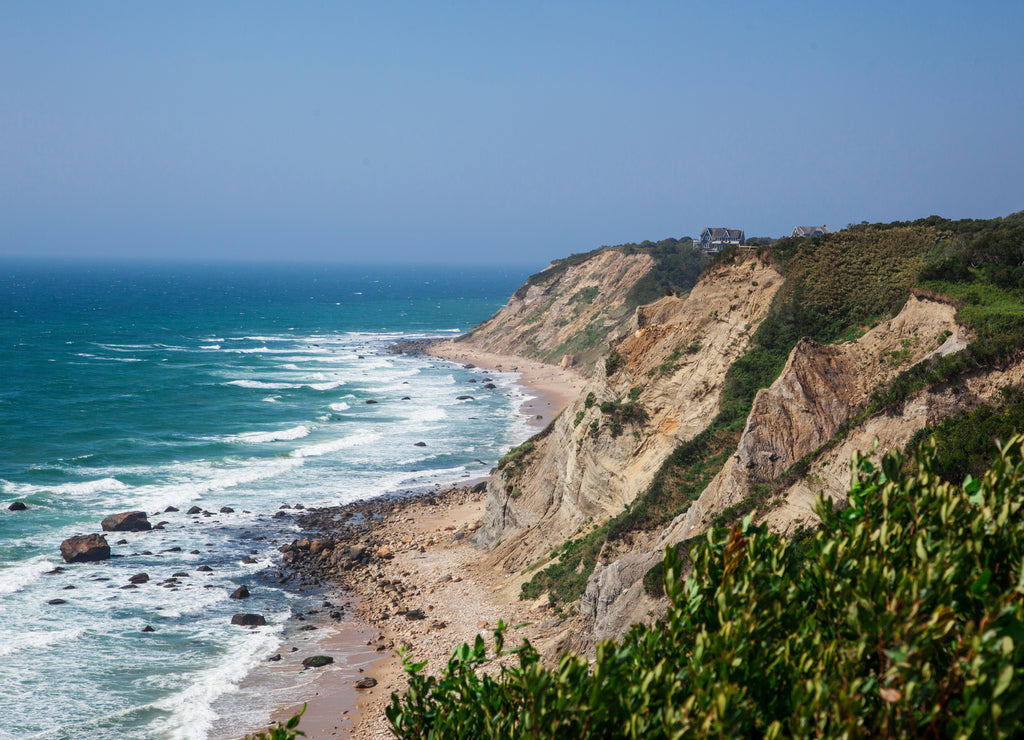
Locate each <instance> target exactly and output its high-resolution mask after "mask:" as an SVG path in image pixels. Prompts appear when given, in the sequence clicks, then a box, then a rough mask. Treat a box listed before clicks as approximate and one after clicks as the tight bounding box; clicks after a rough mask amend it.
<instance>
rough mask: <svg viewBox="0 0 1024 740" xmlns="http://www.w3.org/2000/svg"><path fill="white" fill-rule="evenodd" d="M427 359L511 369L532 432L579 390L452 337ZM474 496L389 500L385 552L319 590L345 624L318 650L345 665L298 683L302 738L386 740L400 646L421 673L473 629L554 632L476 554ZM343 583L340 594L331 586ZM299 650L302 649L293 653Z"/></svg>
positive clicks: (542, 607) (543, 610) (512, 582)
mask: <svg viewBox="0 0 1024 740" xmlns="http://www.w3.org/2000/svg"><path fill="white" fill-rule="evenodd" d="M430 354H431V355H434V356H438V357H441V358H443V359H447V360H450V361H453V362H460V363H463V364H473V365H476V366H477V367H480V368H483V369H487V370H491V371H499V372H515V373H519V374H520V377H519V379H518V383H519V384H520V385H522V386H525V387H527V388H529V389H530V391H531V395H532V396H533V398H531V399H529V400H527V401H525V402H524V403H523V405H522V408H521V410H522V412H523V413H524V414H525V415H526V416H528V417H529V418H530V420H531V425H532V426H534V428H535V430H538V431H539V430H540V429H542V428H543V427H544V426H546V425H547V424H548V423H549V422H550V421H551V420H552V419H553V418H554V417H555V416H557V414H558V413H559V412H560V411H561V410H562V409H563V408H564V407H565V406H566V405H568V403H569V402H570V401H571V400H572V399H574V398H575V397H576V395H578V394H579V392H580V391H581V390H582V389H583V386H584V383H585V379H584V378H583V377H582V376H580V375H579V374H577V373H575V372H573V371H571V370H565V369H562V368H558V367H554V366H551V365H545V364H543V363H539V362H535V361H531V360H525V359H523V358H520V357H514V356H507V355H495V354H491V353H485V352H478V351H476V350H474V349H473V348H471V347H468V346H465V345H462V344H458V343H455V342H452V341H443V342H438V343H436V344H434V345H432V347H431V349H430ZM464 485H465V484H464ZM484 499H485V494H484V493H483V492H481V491H479V490H477V491H473V490H470V489H469V488H453V489H450V490H449V491H446V492H443V493H441V494H437V495H433V496H431V497H430V498H429V499H423V500H417V499H415V498H414V499H409V500H404V501H397V502H395V504H394V507H393V508H392V509H391V511H390V513H389V514H388V515H387V516H386V517H384V518H383V520H382V521H380V522H378V523H376V524H375V525H374V538H375V541H378V542H383V543H386V545H387V546H388V548H389V549H390V550H391V552H392V557H390V558H386V559H377V560H375V561H374V564H373V565H372V567H370V568H367V570H366V571H365V572H363V573H362V575H361V576H356V577H353V579H352V580H351V581H350V582H349V583H346V584H339V590H338V592H337V593H336V594H334V595H331V594H330V593H329V594H328V595H327V598H329V599H333V600H335V601H351V602H353V604H354V609H355V615H356V617H355V619H354V620H352V621H349V622H346V623H343V624H341V625H337V626H329V627H326V629H328V630H330V632H328V633H326V634H323V635H321V636H320V637H319V638H318V639H319V640H320V641H319V643H318V648H317V649H318V650H320V651H321V652H323V653H324V654H326V655H333V656H346V659H345V666H337V665H336V666H328V667H326V668H321V669H316V670H318V671H321V673H319V674H317V675H316V677H315V679H314V680H313V681H312V682H311V683H309V684H308V685H307V686H306V688H307V690H308V692H309V693H308V694H307V696H306V698H305V699H304V701H306V702H307V704H308V706H307V709H306V712H305V714H304V715H303V718H302V721H301V723H300V725H299V729H301V730H302V731H304V732H305V733H306V736H307V737H308V738H310V739H311V740H321V739H324V738H385V737H391V736H392V735H391V732H390V729H389V725H388V723H387V719H386V718H385V716H384V709H385V707H386V706H387V705H388V704H389V703H390V697H391V694H392V692H399V693H401V692H402V691H404V690H405V688H406V686H407V684H406V680H405V678H406V676H405V674H404V672H403V671H402V667H401V661H400V660H399V658H398V657H397V651H398V649H399V648H400V647H402V646H405V647H406V648H408V649H409V650H410V651H411V652H410V654H411V656H412V657H413V658H414V659H416V660H428V661H429V663H428V667H427V671H428V672H431V671H436V670H439V669H440V668H442V667H443V666H444V665H445V663H446V662H447V659H448V657H449V656H450V655H451V652H452V651H453V650H454V649H455V648H456V647H458V646H459V645H460V644H462V643H463V642H472V641H473V639H474V638H475V637H476V635H477V634H483V635H485V637H489V636H490V635H491V634H492V631H493V629H494V627H495V626H496V625H497V623H498V620H499V619H503V620H504V621H505V623H506V624H510V625H518V624H522V623H526V625H525V626H523V627H521V628H519V629H517V630H511V631H509V633H508V637H507V640H508V642H509V644H513V643H515V642H518V641H519V640H521V639H522V638H528V639H530V641H531V642H533V643H534V644H535V645H537V646H543V645H544V644H545V641H546V640H547V639H548V638H549V636H551V635H554V634H555V632H556V630H555V628H556V627H557V624H555V623H556V622H557V620H556V619H554V617H553V615H551V614H550V613H549V612H548V611H547V604H546V602H542V603H536V604H534V603H529V602H522V601H519V599H518V598H517V597H518V593H519V586H520V580H521V579H512V578H509V577H507V576H506V575H505V574H503V573H502V574H498V573H495V572H493V571H490V570H489V569H487V568H485V567H483V566H482V565H481V564H480V560H481V553H480V551H479V550H477V549H476V548H475V547H473V545H472V544H471V543H470V541H469V537H470V536H471V533H472V532H473V531H475V529H476V528H477V527H479V526H480V522H481V520H482V517H483V513H484ZM381 584H386V585H385V586H383V587H382V586H381ZM391 584H400V585H399V586H397V587H395V586H393V585H391ZM342 585H344V586H345V587H346V588H347V589H348V590H346V591H342V590H341V589H340V587H341V586H342ZM405 609H413V610H415V609H421V610H422V611H423V613H424V614H425V618H423V619H416V620H410V619H407V618H404V617H403V614H402V613H403V611H404V610H405ZM367 643H370V644H369V645H368V644H367ZM307 655H309V652H308V651H302V657H305V656H307ZM284 657H285V658H287V656H284ZM292 662H293V663H295V664H296V665H293V666H291V667H290V668H291V669H294V670H300V669H301V657H298V656H297V657H295V658H293V659H292ZM286 665H287V664H286ZM366 676H370V677H372V678H374V679H375V680H376V681H377V684H376V686H374V687H373V688H370V689H364V690H357V689H355V688H354V683H355V681H356V680H358V679H359V678H362V677H366ZM357 702H358V704H357ZM301 707H302V701H298V702H288V703H284V704H281V705H279V707H278V709H277V710H275V712H274V714H273V717H272V718H273V720H275V721H282V722H284V721H286V720H287V719H288V717H290V716H292V715H293V714H295V713H296V712H297V711H298V710H299V709H301Z"/></svg>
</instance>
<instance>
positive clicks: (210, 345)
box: [199, 344, 220, 349]
mask: <svg viewBox="0 0 1024 740" xmlns="http://www.w3.org/2000/svg"><path fill="white" fill-rule="evenodd" d="M199 349H220V345H219V344H201V345H199Z"/></svg>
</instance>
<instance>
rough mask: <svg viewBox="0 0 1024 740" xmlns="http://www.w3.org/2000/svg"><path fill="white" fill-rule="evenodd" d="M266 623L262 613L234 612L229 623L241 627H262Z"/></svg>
mask: <svg viewBox="0 0 1024 740" xmlns="http://www.w3.org/2000/svg"><path fill="white" fill-rule="evenodd" d="M266 623H267V620H266V618H265V617H264V616H263V615H262V614H236V615H235V616H233V617H231V624H237V625H241V626H242V627H262V626H263V625H265V624H266Z"/></svg>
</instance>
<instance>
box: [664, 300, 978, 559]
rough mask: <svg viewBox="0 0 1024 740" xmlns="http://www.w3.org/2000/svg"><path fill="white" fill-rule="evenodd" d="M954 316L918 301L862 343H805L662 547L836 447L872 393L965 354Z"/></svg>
mask: <svg viewBox="0 0 1024 740" xmlns="http://www.w3.org/2000/svg"><path fill="white" fill-rule="evenodd" d="M955 315H956V310H955V308H954V307H953V306H951V305H949V304H948V303H944V302H940V301H935V300H930V299H926V298H918V297H916V296H911V297H910V299H909V300H908V301H907V303H906V305H905V306H904V308H903V310H902V311H900V313H899V314H898V315H897V316H896V317H895V318H893V319H891V320H890V321H884V322H882V323H880V324H879V325H878V326H876V327H875V328H874V329H872V330H871V331H869V332H868V333H866V334H865V335H864V336H862V337H861V338H860V339H858V340H857V341H855V342H848V343H846V344H842V345H820V344H818V343H816V342H812V341H810V340H807V339H804V340H802V341H800V342H799V343H798V344H797V346H796V347H794V348H793V351H792V352H791V354H790V356H789V360H788V361H787V363H786V366H785V368H784V369H783V371H782V373H781V375H780V376H779V377H778V379H777V380H776V381H775V382H774V383H773V384H772V385H771V387H769V388H766V389H764V390H761V391H759V392H758V394H757V396H756V397H755V398H754V404H753V408H752V409H751V412H750V415H749V417H748V418H747V424H746V428H745V429H744V431H743V436H742V437H741V438H740V443H739V446H738V448H737V450H736V454H735V455H734V456H733V457H732V458H731V459H730V460H729V462H728V463H726V465H725V467H724V468H723V469H722V471H721V472H720V473H719V474H718V475H717V476H716V477H715V479H714V480H713V481H712V482H711V484H710V485H709V486H708V487H707V488H706V489H705V491H704V493H702V494H701V496H700V498H699V499H697V501H696V502H694V504H693V505H692V506H691V507H690V509H689V510H688V511H687V512H686V513H685V514H683V515H681V516H680V517H679V519H677V520H676V521H675V522H673V524H672V525H671V526H670V527H669V528H668V529H667V530H666V532H665V533H664V535H663V537H662V538H661V541H660V544H661V545H664V544H668V543H670V542H678V541H680V540H682V539H687V538H690V537H694V536H696V535H698V534H700V533H701V532H703V531H705V530H706V529H707V527H708V526H709V525H710V523H711V521H712V520H713V517H714V515H715V514H716V513H718V512H720V511H722V510H723V509H725V508H726V507H729V506H732V505H735V504H738V503H739V502H741V501H742V500H743V499H745V498H746V497H747V496H748V495H750V492H751V489H752V487H753V486H754V485H756V484H761V483H770V482H771V481H774V480H776V479H777V478H778V477H779V476H780V475H782V474H783V473H784V472H786V470H788V469H789V467H790V466H791V465H793V464H794V463H795V462H797V461H798V460H800V459H801V458H803V457H805V456H806V455H809V454H811V453H813V452H814V451H815V450H816V449H817V448H818V447H820V446H821V445H822V444H823V443H824V442H826V441H828V440H829V439H831V437H832V436H833V435H834V434H835V433H836V431H838V429H839V427H840V426H841V425H842V424H844V423H845V422H846V421H848V420H849V419H851V418H852V417H853V416H854V414H856V413H857V412H858V411H859V410H860V409H861V408H862V406H863V404H864V403H865V402H866V401H867V400H868V398H869V397H870V395H871V393H872V391H874V390H875V389H879V388H884V387H885V386H887V385H888V383H889V382H890V381H891V380H892V379H893V378H895V377H896V375H898V374H899V373H900V372H902V371H903V370H905V369H906V368H908V367H910V366H912V365H915V364H917V363H918V362H920V361H921V360H923V359H925V358H927V357H929V356H931V355H935V354H948V353H950V352H953V351H956V350H957V349H961V348H963V347H964V346H966V343H967V339H966V335H965V333H964V330H963V329H962V328H961V327H960V326H958V325H957V323H956V319H955ZM921 426H924V424H923V423H922V424H921ZM918 428H920V427H918ZM914 431H916V429H915V430H914ZM908 439H909V437H908ZM870 446H871V445H870V444H869V445H868V447H867V449H870ZM847 459H849V458H847ZM848 482H849V481H846V483H848Z"/></svg>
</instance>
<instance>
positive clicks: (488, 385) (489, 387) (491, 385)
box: [484, 383, 498, 391]
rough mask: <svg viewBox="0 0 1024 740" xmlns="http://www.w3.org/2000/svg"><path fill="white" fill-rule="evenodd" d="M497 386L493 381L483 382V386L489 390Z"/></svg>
mask: <svg viewBox="0 0 1024 740" xmlns="http://www.w3.org/2000/svg"><path fill="white" fill-rule="evenodd" d="M497 387H498V386H496V385H495V384H494V383H484V388H486V389H487V390H489V391H493V390H494V389H495V388H497Z"/></svg>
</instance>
